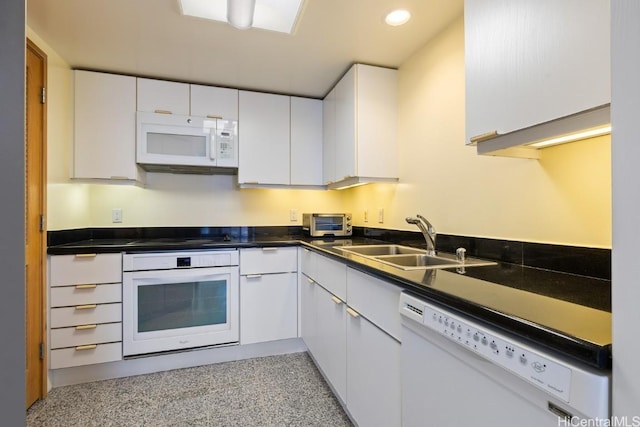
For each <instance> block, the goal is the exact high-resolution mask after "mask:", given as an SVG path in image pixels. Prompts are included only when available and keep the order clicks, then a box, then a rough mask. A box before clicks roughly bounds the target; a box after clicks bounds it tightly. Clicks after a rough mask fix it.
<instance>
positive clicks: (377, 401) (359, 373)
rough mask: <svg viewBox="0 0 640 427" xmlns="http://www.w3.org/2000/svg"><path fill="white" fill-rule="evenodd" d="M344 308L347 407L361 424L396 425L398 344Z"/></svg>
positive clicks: (399, 407)
mask: <svg viewBox="0 0 640 427" xmlns="http://www.w3.org/2000/svg"><path fill="white" fill-rule="evenodd" d="M348 310H349V316H347V317H348V320H347V367H348V369H347V409H348V410H349V413H350V414H351V415H352V416H353V418H354V419H355V421H356V422H357V423H358V425H359V426H362V427H367V426H399V425H400V424H401V410H402V401H401V397H400V395H401V385H400V343H399V342H398V341H396V340H395V339H393V338H392V337H391V336H389V335H387V334H386V333H384V332H383V331H382V330H380V329H379V328H377V327H376V326H374V325H373V324H372V323H371V322H369V321H368V320H367V319H365V318H363V317H362V316H359V315H358V314H357V313H356V312H355V311H353V310H352V309H350V308H349V309H348ZM427 363H428V362H427ZM425 416H426V417H428V414H425Z"/></svg>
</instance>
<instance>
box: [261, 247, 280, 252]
mask: <svg viewBox="0 0 640 427" xmlns="http://www.w3.org/2000/svg"><path fill="white" fill-rule="evenodd" d="M277 250H278V248H274V247H270V248H262V252H275V251H277Z"/></svg>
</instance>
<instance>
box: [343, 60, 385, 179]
mask: <svg viewBox="0 0 640 427" xmlns="http://www.w3.org/2000/svg"><path fill="white" fill-rule="evenodd" d="M335 91H336V97H335V107H336V157H335V180H336V181H339V180H341V179H344V178H346V177H351V176H357V175H358V171H357V169H356V115H355V113H356V65H354V66H353V67H351V69H349V71H348V72H347V74H345V75H344V77H343V78H342V79H340V81H339V82H338V84H337V85H336V87H335ZM382 123H384V119H383V118H380V121H379V122H378V126H379V125H380V124H382Z"/></svg>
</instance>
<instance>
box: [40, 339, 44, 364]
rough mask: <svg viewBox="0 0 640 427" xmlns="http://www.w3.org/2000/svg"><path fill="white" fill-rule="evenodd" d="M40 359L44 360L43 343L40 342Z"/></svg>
mask: <svg viewBox="0 0 640 427" xmlns="http://www.w3.org/2000/svg"><path fill="white" fill-rule="evenodd" d="M40 360H44V343H43V342H41V343H40Z"/></svg>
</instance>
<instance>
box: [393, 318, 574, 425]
mask: <svg viewBox="0 0 640 427" xmlns="http://www.w3.org/2000/svg"><path fill="white" fill-rule="evenodd" d="M418 328H419V329H421V330H419V329H418ZM418 328H412V327H409V326H407V325H406V324H404V325H403V327H402V351H401V352H402V359H401V361H402V425H403V426H404V427H431V426H433V427H436V426H437V427H449V426H450V427H459V426H476V427H484V426H486V427H500V426H510V427H513V426H518V427H544V426H549V427H551V426H553V427H558V426H559V425H562V424H559V420H558V416H557V415H555V414H553V413H552V412H550V411H549V410H548V400H549V399H548V396H547V395H546V394H545V393H544V392H542V391H538V390H537V389H536V388H535V387H533V386H531V385H529V384H527V383H525V382H524V381H521V380H519V379H517V378H516V377H514V376H512V375H510V374H508V373H507V375H508V376H511V377H512V378H505V372H504V370H502V369H501V368H498V367H496V366H495V365H493V364H492V363H491V362H488V361H486V360H485V359H483V358H481V357H479V356H477V355H475V354H473V353H470V352H467V351H465V350H464V349H462V350H461V349H460V348H459V347H458V346H457V345H456V344H454V343H451V342H448V340H447V339H446V338H444V337H441V336H438V335H437V334H434V333H430V331H428V330H426V329H425V328H423V327H422V326H418ZM416 329H418V330H416ZM425 335H432V336H425ZM456 347H458V348H456ZM500 371H503V372H500ZM507 380H508V381H509V382H510V383H511V384H505V381H507ZM514 382H516V384H515V386H516V387H517V391H514V390H513V389H512V387H513V386H514V384H513V383H514ZM518 383H520V384H518ZM566 425H567V426H568V425H569V424H568V423H567V424H566Z"/></svg>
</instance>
